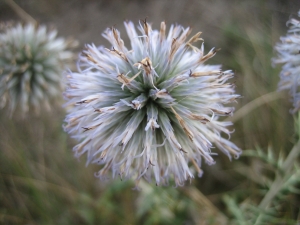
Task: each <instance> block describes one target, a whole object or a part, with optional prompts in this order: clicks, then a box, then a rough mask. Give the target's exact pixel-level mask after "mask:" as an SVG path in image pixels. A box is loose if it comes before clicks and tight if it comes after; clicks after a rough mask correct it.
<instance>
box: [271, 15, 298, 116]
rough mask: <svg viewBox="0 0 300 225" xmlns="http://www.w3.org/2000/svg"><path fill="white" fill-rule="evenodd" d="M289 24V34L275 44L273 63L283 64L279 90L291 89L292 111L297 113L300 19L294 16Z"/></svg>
mask: <svg viewBox="0 0 300 225" xmlns="http://www.w3.org/2000/svg"><path fill="white" fill-rule="evenodd" d="M298 16H299V17H300V11H299V12H298ZM287 25H288V26H289V29H288V32H287V35H286V36H284V37H281V38H280V40H281V42H280V43H277V44H276V46H275V50H276V52H277V54H278V55H277V58H274V59H273V63H274V64H283V66H282V70H281V72H280V81H279V84H278V90H289V92H290V95H291V97H292V101H293V106H294V109H293V110H292V113H295V112H297V111H299V109H300V92H299V85H300V21H299V20H296V19H293V18H292V19H290V20H289V21H288V22H287Z"/></svg>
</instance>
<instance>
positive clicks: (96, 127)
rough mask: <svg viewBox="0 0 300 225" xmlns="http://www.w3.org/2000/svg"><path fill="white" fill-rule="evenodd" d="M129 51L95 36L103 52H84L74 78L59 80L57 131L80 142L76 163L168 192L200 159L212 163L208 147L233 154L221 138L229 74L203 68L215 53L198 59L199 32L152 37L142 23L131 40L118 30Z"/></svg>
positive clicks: (115, 40)
mask: <svg viewBox="0 0 300 225" xmlns="http://www.w3.org/2000/svg"><path fill="white" fill-rule="evenodd" d="M125 28H126V31H127V34H128V37H129V39H130V43H131V48H130V49H128V48H127V47H126V46H125V45H124V41H123V40H122V39H121V37H120V33H119V31H118V30H116V29H115V28H108V29H107V30H106V31H105V32H104V34H103V36H104V37H105V38H106V39H107V40H108V41H109V42H110V44H111V45H112V46H111V48H109V49H108V48H104V47H96V46H94V45H87V46H86V50H84V51H83V52H82V54H81V55H80V58H79V61H78V70H79V71H78V72H71V71H70V72H68V73H67V74H66V78H67V79H66V81H67V86H68V88H67V90H66V92H65V94H64V95H65V98H66V100H67V103H66V105H67V106H68V107H70V106H71V109H70V113H69V114H68V115H67V116H66V119H65V122H66V123H67V124H66V125H65V130H66V131H67V132H68V133H70V134H71V135H72V136H73V137H74V138H76V139H77V140H79V141H80V143H79V144H78V145H76V146H75V147H74V149H73V150H74V151H75V155H76V156H77V157H79V156H81V155H82V154H85V153H87V163H90V162H92V163H97V164H99V165H101V166H102V167H101V170H100V171H99V172H98V173H97V174H96V175H97V176H99V177H100V178H103V177H106V174H107V172H108V171H109V170H111V171H112V176H113V177H115V176H118V175H119V176H121V177H125V178H128V177H132V176H134V178H135V179H136V181H137V182H138V181H139V180H140V178H142V177H144V178H146V179H147V180H150V178H151V177H153V176H154V178H155V181H156V183H157V184H162V183H163V184H165V183H167V182H168V179H169V177H170V176H171V177H173V178H174V180H175V182H176V184H178V185H179V184H182V183H183V182H184V181H185V180H187V179H189V178H192V177H194V173H195V170H196V171H197V172H198V174H199V175H201V173H202V171H201V169H200V167H201V161H202V158H203V159H204V160H205V162H206V163H208V164H213V163H214V159H213V157H212V155H214V154H215V153H212V152H211V148H213V146H216V147H217V148H218V149H219V150H221V151H223V152H224V153H225V154H226V155H228V157H231V156H230V155H231V154H232V155H234V156H236V157H237V156H239V154H240V150H239V148H238V147H237V146H236V145H234V144H233V143H231V142H230V141H229V140H227V139H225V138H223V137H222V136H221V133H225V134H228V135H229V134H230V131H229V130H228V128H227V126H229V125H231V123H230V122H220V121H218V117H219V116H228V115H231V113H232V111H233V108H231V107H225V106H224V104H227V103H230V102H233V101H235V99H236V98H237V97H239V96H238V95H236V94H234V85H232V84H229V83H227V80H228V79H230V78H232V76H233V73H232V72H231V71H221V70H220V66H218V65H204V62H205V61H207V60H208V59H209V58H211V57H213V56H214V55H215V54H216V52H217V50H215V49H212V50H211V51H209V52H208V53H207V54H206V55H205V54H204V47H203V45H202V47H201V48H200V49H198V48H197V47H195V46H193V43H195V42H197V41H199V40H201V38H199V36H200V34H201V33H200V32H199V33H197V34H195V35H194V36H192V37H191V38H190V39H187V38H188V36H189V34H190V32H191V29H190V28H183V27H182V26H179V25H176V26H173V25H172V26H171V28H170V30H169V32H168V33H167V32H166V24H165V23H164V22H162V23H161V26H160V30H152V27H151V25H150V24H149V23H147V22H146V21H142V22H141V24H140V26H139V27H138V29H139V31H140V32H137V30H136V29H135V26H134V24H133V23H132V22H125Z"/></svg>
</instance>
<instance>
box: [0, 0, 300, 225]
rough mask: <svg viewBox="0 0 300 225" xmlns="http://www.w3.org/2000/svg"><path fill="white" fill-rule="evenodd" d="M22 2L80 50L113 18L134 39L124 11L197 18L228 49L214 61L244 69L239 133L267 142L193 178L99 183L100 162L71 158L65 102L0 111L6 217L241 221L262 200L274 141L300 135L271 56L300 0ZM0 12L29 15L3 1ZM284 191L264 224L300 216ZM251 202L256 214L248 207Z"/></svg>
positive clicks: (0, 186)
mask: <svg viewBox="0 0 300 225" xmlns="http://www.w3.org/2000/svg"><path fill="white" fill-rule="evenodd" d="M15 2H16V3H17V4H18V5H19V6H21V7H22V8H23V9H24V10H25V11H26V12H27V13H29V14H30V15H31V16H32V17H33V18H35V19H36V20H37V21H39V22H40V23H43V24H47V25H54V26H56V27H57V28H58V30H59V35H60V36H65V37H69V36H72V37H74V38H76V39H77V40H79V41H80V46H79V48H78V49H77V51H80V50H81V49H82V48H83V46H84V44H85V43H95V44H96V45H100V44H101V45H106V46H107V42H106V41H105V40H104V39H103V38H102V37H101V32H102V31H103V30H104V29H105V28H106V27H108V26H112V25H115V26H116V28H118V29H119V30H120V31H121V33H123V35H122V37H123V38H124V40H125V42H126V41H128V40H127V39H126V36H125V34H124V32H122V31H124V28H123V26H122V21H123V20H124V19H129V20H132V21H134V22H135V23H136V22H138V20H139V19H144V18H145V17H147V18H148V21H151V22H153V26H154V27H156V28H157V27H158V26H159V23H160V21H162V20H165V21H166V22H167V25H170V24H172V23H176V22H178V23H180V24H182V25H184V26H192V27H193V31H194V33H196V32H197V31H202V32H203V35H202V37H203V38H204V40H205V48H206V50H207V51H208V50H209V49H210V48H211V47H214V46H215V47H220V48H221V49H222V50H221V51H220V52H218V54H217V55H216V56H215V57H214V58H213V59H212V60H210V61H209V62H208V63H211V64H222V65H223V68H224V69H232V70H233V71H234V72H235V74H236V76H235V79H234V80H233V81H232V82H234V83H235V84H236V86H237V88H236V89H237V93H239V94H241V95H242V96H243V98H241V99H239V101H238V104H235V105H234V106H235V107H236V113H235V116H233V117H232V118H229V120H230V119H231V120H233V121H234V122H235V124H234V126H233V128H232V129H234V130H235V132H234V133H233V135H232V137H231V140H232V141H233V142H234V143H236V144H237V145H238V146H239V147H241V148H242V149H244V150H247V149H257V148H258V146H259V148H260V149H261V152H263V154H262V156H261V157H256V156H257V155H255V154H254V153H253V154H252V155H251V154H248V153H249V152H247V154H245V155H243V156H242V157H241V158H240V159H239V160H233V161H232V162H230V161H229V160H228V158H227V157H225V156H223V155H219V156H217V157H216V162H217V163H216V164H215V165H213V166H207V165H203V170H204V175H203V177H202V178H195V179H194V180H192V183H191V184H188V183H187V184H186V186H185V187H182V188H176V189H175V188H173V187H172V186H171V187H156V186H154V185H153V184H150V185H149V184H147V183H143V182H142V183H141V190H140V191H132V188H133V186H134V184H133V182H131V181H120V180H109V181H107V182H100V181H99V180H97V179H96V178H95V177H94V175H93V174H94V172H96V171H97V170H98V168H97V166H95V165H89V166H88V167H86V166H85V159H84V157H82V158H81V160H80V161H78V160H76V159H75V158H74V157H73V153H72V147H73V146H74V145H75V142H74V141H73V140H71V139H70V138H69V137H68V136H67V134H65V133H64V132H63V130H62V123H63V119H64V116H65V112H64V109H62V108H60V107H56V106H55V107H53V109H52V111H51V112H43V113H42V114H41V115H40V116H35V115H29V116H28V117H27V116H26V119H21V116H22V115H18V114H17V115H15V116H14V117H13V118H12V119H8V116H7V113H6V111H5V110H1V111H0V124H1V125H0V223H2V224H234V223H236V224H242V223H239V222H238V221H243V218H242V219H241V220H238V218H241V217H248V218H251V217H253V218H254V217H255V216H256V214H259V212H256V211H255V210H250V211H249V210H248V208H249V207H250V208H251V205H253V207H254V208H255V207H257V205H258V204H259V202H260V201H261V199H262V198H263V197H264V195H265V194H266V193H267V191H268V190H269V186H268V184H270V183H272V181H273V180H274V179H275V177H276V173H274V171H272V169H270V167H271V166H270V165H271V163H270V160H269V161H268V149H269V152H272V153H273V154H274V160H275V164H276V163H277V162H278V160H280V159H282V158H284V155H288V153H289V151H290V149H291V148H292V146H293V145H294V143H295V142H296V141H297V138H298V137H297V136H296V135H295V133H294V127H295V125H294V124H295V123H294V118H293V116H292V115H291V114H290V113H289V109H290V108H291V107H292V105H291V103H290V98H289V96H288V94H287V93H278V92H276V89H277V84H278V81H279V76H278V74H279V71H280V67H277V68H274V67H272V65H271V58H272V57H274V55H275V54H274V51H273V46H274V45H275V43H276V42H278V41H279V37H280V36H283V35H285V33H286V30H287V28H286V27H285V23H286V21H287V20H288V19H289V18H290V17H296V14H297V12H298V10H299V9H300V2H299V1H298V0H290V1H283V0H282V1H279V0H268V1H267V0H262V1H261V0H253V1H250V0H249V1H246V0H240V1H238V0H226V1H222V0H214V1H197V0H189V1H180V0H174V1H167V0H164V1H159V0H152V1H150V0H147V1H139V0H135V1H130V0H126V1H104V0H102V1H94V0H69V1H60V0H52V1H46V0H26V1H24V0H16V1H15ZM0 20H1V21H8V20H22V19H20V18H19V17H18V15H17V13H16V11H14V10H12V8H11V7H9V5H8V4H7V3H6V1H1V2H0ZM253 103H255V104H253ZM271 149H272V150H271ZM247 155H250V157H247ZM253 156H255V157H253ZM276 165H277V164H276ZM289 172H290V173H291V174H290V176H292V175H293V173H295V171H294V172H292V171H289ZM293 185H294V186H293ZM293 185H292V184H290V186H289V187H291V186H293V187H298V188H299V187H300V186H299V181H298V180H296V181H295V184H293ZM284 190H288V188H287V189H284ZM280 196H281V200H280V199H279V200H278V201H276V206H277V208H276V207H275V208H276V210H275V211H274V213H273V214H274V215H271V216H273V217H275V218H276V220H269V222H268V223H261V224H275V223H278V224H295V223H296V221H297V219H298V221H299V220H300V216H299V205H300V196H299V193H298V194H297V193H295V192H292V191H286V192H285V193H283V194H282V195H280ZM278 198H279V197H278ZM250 203H251V204H250ZM243 207H244V208H243ZM244 209H245V210H246V212H249V213H248V214H247V213H240V210H244ZM247 210H248V211H247ZM243 212H244V211H243ZM239 213H240V214H239ZM270 218H271V217H270ZM245 221H247V222H249V223H248V224H254V222H253V223H252V222H251V219H247V218H246V219H245ZM257 224H260V223H257Z"/></svg>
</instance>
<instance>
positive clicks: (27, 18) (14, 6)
mask: <svg viewBox="0 0 300 225" xmlns="http://www.w3.org/2000/svg"><path fill="white" fill-rule="evenodd" d="M6 3H7V4H8V5H9V6H10V7H11V8H12V9H13V10H14V11H15V12H16V13H17V14H18V16H19V17H20V18H21V19H22V20H25V21H26V22H27V23H33V24H37V21H36V20H35V19H33V17H32V16H30V15H29V14H28V13H27V12H25V11H24V9H22V8H21V7H20V6H19V5H18V4H17V3H15V2H14V1H13V0H6Z"/></svg>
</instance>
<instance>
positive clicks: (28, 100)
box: [0, 24, 72, 114]
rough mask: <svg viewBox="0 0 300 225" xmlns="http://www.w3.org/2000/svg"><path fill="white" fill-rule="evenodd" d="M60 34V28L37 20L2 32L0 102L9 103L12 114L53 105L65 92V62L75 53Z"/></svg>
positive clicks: (0, 38) (0, 40)
mask: <svg viewBox="0 0 300 225" xmlns="http://www.w3.org/2000/svg"><path fill="white" fill-rule="evenodd" d="M56 36H57V31H56V30H51V31H49V32H47V29H46V27H45V26H42V25H40V26H37V25H33V24H27V25H21V24H17V25H16V26H14V27H8V28H7V29H5V30H4V32H2V33H0V105H1V106H2V107H4V106H5V105H8V107H9V111H10V113H11V114H12V113H13V112H14V111H15V110H16V109H17V110H18V111H20V112H21V113H22V114H23V113H26V112H28V110H29V109H30V108H32V109H33V110H35V111H36V112H38V111H39V110H40V108H41V107H45V108H47V109H50V104H51V103H50V101H51V100H52V99H54V98H57V97H59V96H60V95H61V91H62V89H61V88H62V85H61V84H62V79H61V77H62V75H61V74H62V72H63V70H64V67H63V65H64V64H65V60H67V59H71V57H72V53H71V52H69V51H66V47H67V42H66V41H65V40H64V39H62V38H57V37H56Z"/></svg>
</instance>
